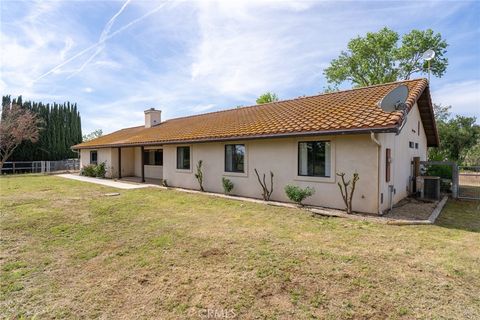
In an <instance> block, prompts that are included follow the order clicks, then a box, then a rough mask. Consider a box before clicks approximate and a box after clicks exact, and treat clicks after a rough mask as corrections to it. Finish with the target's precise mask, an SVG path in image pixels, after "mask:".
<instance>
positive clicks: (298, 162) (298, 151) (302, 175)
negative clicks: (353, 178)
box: [297, 140, 332, 179]
mask: <svg viewBox="0 0 480 320" xmlns="http://www.w3.org/2000/svg"><path fill="white" fill-rule="evenodd" d="M302 143H307V144H308V143H310V144H312V145H313V146H315V145H316V144H317V143H324V144H325V146H326V144H327V143H329V144H330V172H329V175H323V176H322V175H315V159H313V175H309V174H301V173H300V144H302ZM314 150H315V149H314ZM325 150H326V148H325ZM314 152H315V151H314ZM326 163H327V154H326V152H325V170H324V171H325V174H326ZM307 167H308V159H307ZM307 170H308V169H307ZM297 176H298V177H306V178H320V179H330V178H332V142H331V141H330V140H308V141H298V142H297Z"/></svg>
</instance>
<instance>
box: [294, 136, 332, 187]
mask: <svg viewBox="0 0 480 320" xmlns="http://www.w3.org/2000/svg"><path fill="white" fill-rule="evenodd" d="M330 158H331V157H330V141H312V142H299V143H298V175H299V176H312V177H326V178H328V177H330Z"/></svg>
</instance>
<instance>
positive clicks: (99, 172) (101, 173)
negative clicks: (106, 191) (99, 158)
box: [95, 162, 107, 178]
mask: <svg viewBox="0 0 480 320" xmlns="http://www.w3.org/2000/svg"><path fill="white" fill-rule="evenodd" d="M106 173H107V170H106V167H105V162H102V163H100V164H98V165H96V166H95V177H97V178H105V174H106Z"/></svg>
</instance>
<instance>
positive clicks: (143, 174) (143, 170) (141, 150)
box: [140, 146, 145, 182]
mask: <svg viewBox="0 0 480 320" xmlns="http://www.w3.org/2000/svg"><path fill="white" fill-rule="evenodd" d="M144 151H145V149H144V148H143V146H141V147H140V154H141V161H142V182H145V165H144V163H145V159H144V157H145V155H144Z"/></svg>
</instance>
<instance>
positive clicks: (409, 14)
mask: <svg viewBox="0 0 480 320" xmlns="http://www.w3.org/2000/svg"><path fill="white" fill-rule="evenodd" d="M0 5H1V9H0V11H1V24H0V27H1V29H0V34H1V38H0V44H1V53H0V55H1V57H0V59H1V61H0V62H1V69H0V71H1V74H0V91H1V93H2V94H11V95H14V96H16V95H19V94H22V95H23V96H24V99H27V100H37V101H43V102H53V101H57V102H63V101H65V100H69V101H73V102H77V103H78V105H79V108H80V112H81V115H82V122H83V131H84V133H87V132H90V131H92V130H94V129H97V128H100V129H103V131H104V132H105V133H107V132H111V131H114V130H117V129H120V128H124V127H129V126H135V125H141V124H142V123H143V110H145V109H147V108H150V107H155V108H157V109H161V110H162V111H163V113H162V118H163V119H169V118H174V117H178V116H183V115H190V114H197V113H203V112H209V111H216V110H221V109H227V108H231V107H235V106H238V105H250V104H254V103H255V99H256V97H257V96H259V95H260V94H261V93H263V92H265V91H273V92H276V93H277V94H278V95H279V96H280V98H285V99H287V98H292V97H297V96H301V95H312V94H317V93H319V92H320V91H322V90H323V88H324V87H325V86H326V81H325V78H324V76H323V69H324V68H325V67H326V66H327V65H328V63H329V62H330V61H331V60H332V59H333V58H335V57H336V56H338V54H339V53H340V51H341V50H343V49H345V47H346V45H347V42H348V41H349V40H350V39H351V38H352V37H355V36H357V35H364V34H365V33H366V32H368V31H377V30H379V29H381V28H382V27H384V26H387V27H389V28H392V29H394V30H396V31H397V32H399V33H401V34H403V33H406V32H409V31H410V30H411V29H422V30H424V29H427V28H432V29H433V30H434V31H436V32H440V33H441V34H442V35H443V37H444V38H445V39H446V40H447V41H448V43H449V45H450V46H449V48H448V53H447V56H448V58H449V63H450V65H449V67H448V69H447V73H446V75H445V76H444V77H442V78H440V79H436V78H433V79H432V83H431V90H432V98H433V100H434V102H435V103H442V104H445V105H452V111H453V112H454V113H457V114H463V115H471V116H476V117H478V118H480V19H479V17H480V2H479V1H435V2H431V1H414V2H409V1H399V2H394V1H388V2H387V1H385V2H381V1H370V2H361V1H355V2H347V1H335V2H324V1H198V2H197V1H135V0H132V1H25V2H24V1H6V0H2V1H1V2H0ZM345 87H348V86H345Z"/></svg>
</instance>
